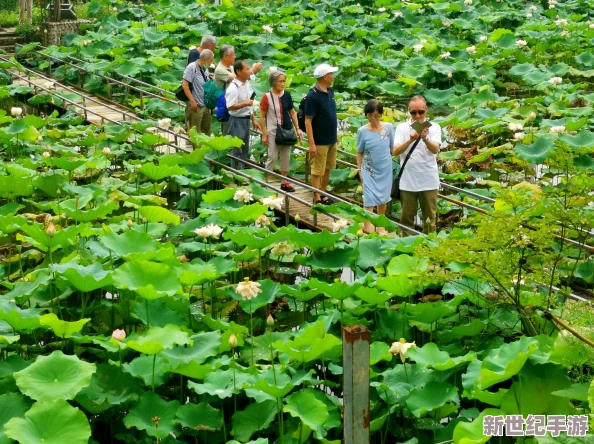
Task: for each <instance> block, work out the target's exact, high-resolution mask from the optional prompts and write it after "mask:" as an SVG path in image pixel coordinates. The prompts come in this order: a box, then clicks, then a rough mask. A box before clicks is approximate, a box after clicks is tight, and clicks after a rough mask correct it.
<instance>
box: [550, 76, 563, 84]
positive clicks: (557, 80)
mask: <svg viewBox="0 0 594 444" xmlns="http://www.w3.org/2000/svg"><path fill="white" fill-rule="evenodd" d="M549 83H551V84H553V85H559V84H560V83H563V78H561V77H553V78H552V79H549Z"/></svg>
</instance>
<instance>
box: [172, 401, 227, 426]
mask: <svg viewBox="0 0 594 444" xmlns="http://www.w3.org/2000/svg"><path fill="white" fill-rule="evenodd" d="M176 416H177V422H179V423H180V424H181V425H182V426H183V427H188V428H190V429H192V430H196V431H203V430H205V431H207V432H216V431H217V430H220V429H221V427H222V426H223V421H224V418H223V413H222V412H221V410H217V409H215V408H213V407H211V406H210V405H208V404H207V403H206V402H201V403H200V404H192V403H187V404H185V405H183V406H181V407H180V408H179V409H178V410H177V413H176Z"/></svg>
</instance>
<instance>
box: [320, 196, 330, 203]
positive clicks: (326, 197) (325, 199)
mask: <svg viewBox="0 0 594 444" xmlns="http://www.w3.org/2000/svg"><path fill="white" fill-rule="evenodd" d="M318 202H320V203H322V205H332V204H333V202H332V200H331V199H330V198H329V197H328V196H322V197H321V198H320V200H319V201H318Z"/></svg>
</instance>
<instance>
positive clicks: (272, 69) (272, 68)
mask: <svg viewBox="0 0 594 444" xmlns="http://www.w3.org/2000/svg"><path fill="white" fill-rule="evenodd" d="M277 71H278V68H277V67H276V66H271V67H270V68H268V72H277Z"/></svg>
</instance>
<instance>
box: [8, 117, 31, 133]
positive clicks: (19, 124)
mask: <svg viewBox="0 0 594 444" xmlns="http://www.w3.org/2000/svg"><path fill="white" fill-rule="evenodd" d="M27 128H29V126H28V125H27V124H26V123H25V122H24V121H23V120H13V121H12V123H11V124H10V126H9V127H8V128H6V129H5V130H4V132H5V133H6V134H21V133H22V132H23V131H25V130H26V129H27Z"/></svg>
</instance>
